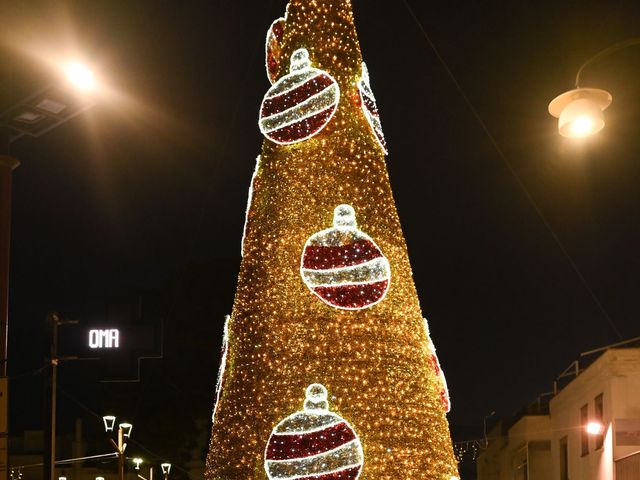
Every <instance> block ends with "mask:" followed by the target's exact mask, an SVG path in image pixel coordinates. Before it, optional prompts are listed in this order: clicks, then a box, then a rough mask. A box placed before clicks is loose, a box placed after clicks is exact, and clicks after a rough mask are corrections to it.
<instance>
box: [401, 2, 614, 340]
mask: <svg viewBox="0 0 640 480" xmlns="http://www.w3.org/2000/svg"><path fill="white" fill-rule="evenodd" d="M402 2H403V3H404V5H405V7H406V9H407V11H408V12H409V14H410V15H411V17H412V18H413V20H414V21H415V23H416V25H417V26H418V28H419V29H420V31H421V32H422V35H423V36H424V38H425V40H426V41H427V43H428V44H429V47H431V50H433V53H434V54H435V56H436V58H437V59H438V61H439V62H440V64H441V65H442V67H443V68H444V70H445V72H446V73H447V75H448V76H449V78H450V79H451V81H452V82H453V84H454V85H455V87H456V90H458V93H459V94H460V96H461V97H462V98H463V100H464V101H465V103H466V104H467V107H468V108H469V110H470V111H471V113H472V114H473V116H474V117H475V119H476V120H477V121H478V123H479V124H480V126H481V127H482V130H483V131H484V133H485V134H486V135H487V137H488V138H489V141H490V142H491V144H492V145H493V147H494V149H495V150H496V152H497V153H498V156H499V157H500V158H501V159H502V161H503V162H504V164H505V166H506V167H507V170H508V171H509V173H511V175H512V176H513V178H514V179H515V180H516V183H517V184H518V186H519V187H520V189H521V190H522V192H523V193H524V195H525V197H526V198H527V200H528V201H529V203H530V204H531V207H532V208H533V210H534V211H535V212H536V214H537V215H538V218H539V219H540V221H541V222H542V224H543V225H544V226H545V227H546V229H547V231H548V232H549V234H550V235H551V237H552V238H553V240H554V241H555V243H556V245H557V246H558V248H559V249H560V251H561V252H562V254H563V255H564V257H565V258H566V260H567V262H569V265H570V266H571V268H572V269H573V271H574V272H575V274H576V275H577V276H578V278H579V279H580V282H581V283H582V286H583V287H584V288H585V290H586V291H587V292H588V293H589V295H590V296H591V298H592V300H593V303H595V305H596V306H597V307H598V310H599V311H600V313H602V316H603V317H604V318H605V319H606V320H607V322H608V323H609V326H610V327H611V329H612V330H613V331H614V332H615V334H616V335H617V336H618V338H620V340H622V339H623V337H622V334H621V333H620V331H619V330H618V327H616V325H615V323H614V322H613V319H612V318H611V317H610V316H609V314H608V313H607V311H606V310H605V309H604V306H603V305H602V303H601V302H600V300H599V299H598V297H597V296H596V294H595V292H594V291H593V290H592V289H591V287H590V286H589V284H588V283H587V279H586V278H585V277H584V275H583V274H582V272H581V271H580V269H579V268H578V265H577V264H576V262H575V261H574V260H573V258H572V257H571V255H570V254H569V252H568V251H567V249H566V248H565V247H564V245H563V244H562V241H561V240H560V237H558V235H557V234H556V232H555V231H554V229H553V227H552V226H551V224H550V223H549V221H548V220H547V219H546V217H545V216H544V214H543V213H542V210H541V209H540V207H539V206H538V204H537V203H536V201H535V200H534V198H533V196H532V195H531V192H529V189H528V188H527V186H526V185H525V184H524V182H523V181H522V179H521V178H520V177H519V176H518V174H517V172H516V171H515V169H514V168H513V165H512V164H511V162H510V161H509V159H508V157H507V155H506V154H505V153H504V151H503V150H502V148H501V147H500V145H499V144H498V141H497V140H496V139H495V137H494V136H493V134H492V133H491V131H490V130H489V127H487V124H486V123H485V122H484V120H483V119H482V117H481V116H480V114H479V113H478V110H476V108H475V106H474V105H473V103H471V100H470V99H469V97H468V96H467V94H466V93H465V91H464V89H463V88H462V85H460V83H459V82H458V80H457V79H456V77H455V76H454V74H453V72H452V71H451V69H450V68H449V66H448V64H447V62H445V60H444V58H443V57H442V55H440V52H439V51H438V49H437V48H436V46H435V44H434V43H433V41H432V40H431V38H430V37H429V34H428V33H427V31H426V30H425V28H424V26H423V25H422V23H421V22H420V20H419V19H418V17H417V16H416V14H415V12H414V11H413V9H412V8H411V6H410V5H409V3H408V2H407V0H402Z"/></svg>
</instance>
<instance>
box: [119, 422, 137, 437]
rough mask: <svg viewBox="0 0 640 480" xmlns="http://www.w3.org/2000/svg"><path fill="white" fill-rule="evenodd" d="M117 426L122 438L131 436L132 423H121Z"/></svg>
mask: <svg viewBox="0 0 640 480" xmlns="http://www.w3.org/2000/svg"><path fill="white" fill-rule="evenodd" d="M118 428H121V429H122V436H123V437H124V438H129V437H130V436H131V430H133V425H131V424H130V423H121V424H120V425H118Z"/></svg>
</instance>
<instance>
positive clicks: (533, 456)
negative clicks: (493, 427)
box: [478, 348, 640, 480]
mask: <svg viewBox="0 0 640 480" xmlns="http://www.w3.org/2000/svg"><path fill="white" fill-rule="evenodd" d="M600 394H602V395H603V419H602V421H603V424H604V427H605V430H604V442H603V445H602V447H601V448H596V437H595V436H589V440H588V442H589V451H588V453H586V454H585V455H583V454H582V441H581V439H582V432H583V431H584V428H583V425H582V421H581V416H580V410H581V408H582V406H583V405H588V421H595V420H596V411H595V399H596V397H598V395H600ZM549 410H550V414H549V416H525V417H522V418H521V419H519V420H518V421H517V422H516V423H515V424H514V425H513V426H511V428H510V429H509V431H508V434H507V435H506V436H502V437H499V438H494V439H493V441H492V442H491V443H490V445H489V448H488V449H487V450H485V451H484V452H482V453H481V455H480V456H479V458H478V480H514V479H516V480H517V479H519V478H520V477H518V475H519V471H518V470H517V466H518V465H520V464H522V462H523V460H524V459H527V464H528V474H529V480H563V479H562V478H561V469H560V466H561V458H560V457H561V439H563V438H564V437H566V438H567V461H568V462H567V463H568V477H567V478H568V480H615V473H614V472H615V467H616V466H615V462H616V460H619V459H621V458H624V457H627V458H628V456H629V455H632V454H634V453H637V452H640V348H622V349H610V350H608V351H606V352H604V353H603V354H602V355H601V356H600V358H598V359H597V360H596V361H595V362H594V363H593V364H592V365H590V366H589V367H588V368H586V370H584V371H583V372H582V373H581V374H580V375H578V376H577V377H576V378H575V379H573V380H572V381H571V382H570V383H569V384H568V385H567V386H566V387H565V388H564V389H563V390H561V391H560V392H559V393H558V394H557V395H556V396H555V397H554V398H553V399H551V401H550V403H549ZM625 422H626V423H625ZM623 424H624V425H625V428H626V429H627V431H630V432H631V435H629V436H627V442H629V443H634V445H618V444H617V443H616V429H618V430H620V428H619V427H618V426H619V425H623ZM492 433H494V432H492ZM495 433H497V432H495ZM636 439H637V442H636ZM635 443H637V445H635ZM634 468H635V467H634ZM632 477H633V475H632ZM637 477H638V478H637V479H636V478H635V477H633V480H640V474H639V475H638V476H637Z"/></svg>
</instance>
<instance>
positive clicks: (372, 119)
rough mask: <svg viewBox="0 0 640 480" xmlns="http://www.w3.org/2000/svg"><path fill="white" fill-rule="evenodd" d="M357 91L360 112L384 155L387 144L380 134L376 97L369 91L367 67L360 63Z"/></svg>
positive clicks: (380, 125)
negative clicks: (360, 71)
mask: <svg viewBox="0 0 640 480" xmlns="http://www.w3.org/2000/svg"><path fill="white" fill-rule="evenodd" d="M358 91H359V92H360V106H361V107H362V112H363V113H364V116H365V117H366V118H367V121H368V122H369V126H370V127H371V130H373V133H374V134H375V136H376V140H377V141H378V144H379V145H380V147H382V150H384V153H389V152H388V151H387V142H386V140H385V139H384V133H382V124H381V123H380V114H379V113H378V105H377V104H376V97H374V96H373V91H372V90H371V84H370V82H369V70H368V69H367V65H366V64H365V63H364V62H362V75H361V76H360V80H359V81H358Z"/></svg>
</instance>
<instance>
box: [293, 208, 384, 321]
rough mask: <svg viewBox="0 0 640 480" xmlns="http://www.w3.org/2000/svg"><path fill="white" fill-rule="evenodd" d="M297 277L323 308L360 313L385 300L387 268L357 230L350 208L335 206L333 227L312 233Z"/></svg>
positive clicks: (370, 240) (353, 211) (378, 253)
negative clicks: (300, 277)
mask: <svg viewBox="0 0 640 480" xmlns="http://www.w3.org/2000/svg"><path fill="white" fill-rule="evenodd" d="M300 275H301V276H302V279H303V280H304V283H305V284H306V285H307V287H309V290H311V291H312V292H313V293H314V294H315V295H317V296H318V298H320V299H321V300H322V301H323V302H325V303H326V304H328V305H330V306H332V307H335V308H340V309H344V310H361V309H363V308H368V307H371V306H373V305H375V304H376V303H378V302H380V301H381V300H382V299H383V298H384V297H385V295H386V294H387V291H388V289H389V284H390V281H391V268H390V266H389V260H387V258H386V257H385V256H384V254H383V253H382V250H380V247H378V245H376V243H375V242H374V241H373V240H372V239H371V237H369V236H368V235H367V234H366V233H364V232H362V231H361V230H359V229H358V227H357V225H356V213H355V210H354V209H353V207H351V206H350V205H338V206H337V207H336V208H335V210H334V212H333V227H332V228H328V229H326V230H322V231H321V232H318V233H315V234H314V235H312V236H311V237H309V239H308V240H307V242H306V243H305V245H304V249H303V251H302V258H301V261H300Z"/></svg>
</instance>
